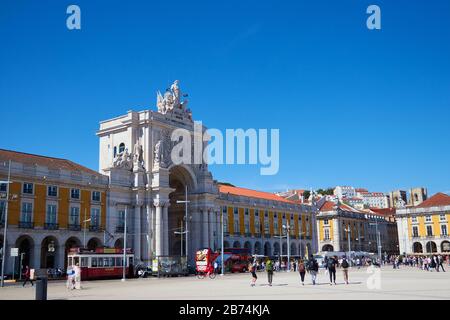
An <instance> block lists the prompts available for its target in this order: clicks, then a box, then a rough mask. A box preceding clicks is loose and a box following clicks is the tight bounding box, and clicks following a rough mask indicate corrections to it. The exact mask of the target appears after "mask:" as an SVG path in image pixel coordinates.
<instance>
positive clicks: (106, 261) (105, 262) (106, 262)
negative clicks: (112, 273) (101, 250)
mask: <svg viewBox="0 0 450 320" xmlns="http://www.w3.org/2000/svg"><path fill="white" fill-rule="evenodd" d="M103 266H104V267H109V258H103Z"/></svg>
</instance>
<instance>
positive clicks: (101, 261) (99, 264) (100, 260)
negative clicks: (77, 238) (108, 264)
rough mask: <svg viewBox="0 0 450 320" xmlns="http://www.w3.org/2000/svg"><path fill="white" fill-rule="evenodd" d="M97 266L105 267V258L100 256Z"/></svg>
mask: <svg viewBox="0 0 450 320" xmlns="http://www.w3.org/2000/svg"><path fill="white" fill-rule="evenodd" d="M97 267H99V268H102V267H103V258H98V265H97Z"/></svg>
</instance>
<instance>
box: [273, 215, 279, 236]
mask: <svg viewBox="0 0 450 320" xmlns="http://www.w3.org/2000/svg"><path fill="white" fill-rule="evenodd" d="M273 229H274V232H275V234H279V233H280V228H279V225H278V215H277V214H275V215H274V216H273Z"/></svg>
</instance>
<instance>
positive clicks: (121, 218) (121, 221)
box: [117, 210, 125, 227]
mask: <svg viewBox="0 0 450 320" xmlns="http://www.w3.org/2000/svg"><path fill="white" fill-rule="evenodd" d="M117 226H119V227H125V210H119V211H118V212H117Z"/></svg>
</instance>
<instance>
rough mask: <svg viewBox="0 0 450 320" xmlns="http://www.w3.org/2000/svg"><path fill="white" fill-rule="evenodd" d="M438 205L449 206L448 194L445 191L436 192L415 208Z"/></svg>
mask: <svg viewBox="0 0 450 320" xmlns="http://www.w3.org/2000/svg"><path fill="white" fill-rule="evenodd" d="M439 206H450V196H449V195H446V194H445V193H441V192H439V193H436V194H435V195H434V196H432V197H431V198H429V199H428V200H425V201H424V202H422V203H421V204H419V205H418V206H417V207H416V208H430V207H439Z"/></svg>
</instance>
